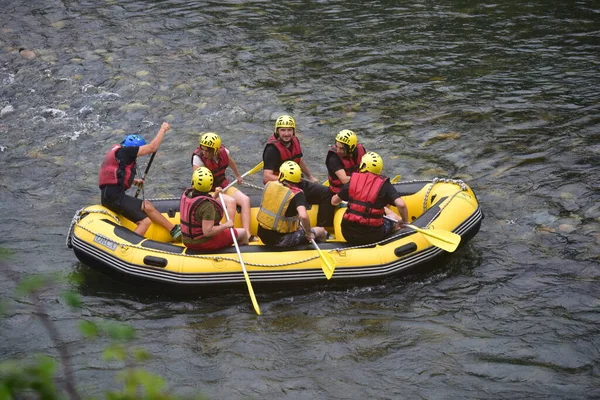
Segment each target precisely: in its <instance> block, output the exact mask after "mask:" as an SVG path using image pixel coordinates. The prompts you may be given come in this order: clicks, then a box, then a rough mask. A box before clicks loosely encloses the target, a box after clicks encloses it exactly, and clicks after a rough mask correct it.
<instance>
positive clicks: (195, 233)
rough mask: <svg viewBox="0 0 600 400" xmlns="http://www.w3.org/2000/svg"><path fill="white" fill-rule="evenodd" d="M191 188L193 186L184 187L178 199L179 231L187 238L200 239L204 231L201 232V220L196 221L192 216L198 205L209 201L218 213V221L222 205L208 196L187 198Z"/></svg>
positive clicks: (221, 214) (221, 212) (221, 216)
mask: <svg viewBox="0 0 600 400" xmlns="http://www.w3.org/2000/svg"><path fill="white" fill-rule="evenodd" d="M193 190H194V189H193V188H189V189H186V190H185V191H184V192H183V194H182V195H181V199H180V200H179V214H180V218H181V233H182V234H183V236H185V237H187V238H189V239H200V238H201V237H202V236H204V233H203V232H202V221H196V219H195V217H194V216H195V215H196V209H197V208H198V206H199V205H200V204H201V203H203V202H205V201H210V202H211V203H212V204H213V205H214V206H215V208H216V209H217V212H218V213H219V221H220V220H221V218H223V207H222V206H221V204H220V203H219V202H218V201H216V200H215V199H213V198H212V197H210V196H196V197H192V198H189V197H188V196H187V195H188V193H190V192H191V191H193Z"/></svg>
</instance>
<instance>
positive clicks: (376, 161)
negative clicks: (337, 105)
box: [359, 151, 383, 175]
mask: <svg viewBox="0 0 600 400" xmlns="http://www.w3.org/2000/svg"><path fill="white" fill-rule="evenodd" d="M382 169H383V159H382V158H381V156H380V155H379V154H377V153H375V152H374V151H369V152H368V153H366V154H365V155H364V156H362V158H361V159H360V167H359V171H360V172H365V171H369V172H372V173H374V174H377V175H379V174H380V173H381V170H382Z"/></svg>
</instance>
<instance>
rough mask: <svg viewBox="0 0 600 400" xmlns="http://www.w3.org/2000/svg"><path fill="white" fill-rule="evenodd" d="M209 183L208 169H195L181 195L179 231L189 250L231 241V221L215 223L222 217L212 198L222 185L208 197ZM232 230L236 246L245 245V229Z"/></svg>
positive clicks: (217, 248)
mask: <svg viewBox="0 0 600 400" xmlns="http://www.w3.org/2000/svg"><path fill="white" fill-rule="evenodd" d="M213 183H214V178H213V174H212V172H210V170H209V169H208V168H206V167H200V168H197V169H196V170H195V171H194V172H193V174H192V187H191V188H188V189H186V190H185V191H184V192H183V194H182V195H181V200H180V202H179V213H180V216H181V233H182V234H183V244H184V245H185V246H186V247H188V248H190V249H194V250H219V249H222V248H225V247H229V246H231V245H232V244H233V238H232V237H231V233H230V232H229V228H233V221H232V220H229V221H226V222H224V223H223V224H220V223H219V222H220V221H221V219H222V218H223V207H222V206H221V203H220V202H219V201H218V200H216V198H218V197H219V193H221V192H222V188H221V187H217V189H216V191H215V192H214V193H213V195H212V196H211V195H210V194H209V191H210V190H211V188H212V187H213ZM234 231H235V234H236V237H237V240H238V243H239V244H240V245H244V244H248V231H246V230H245V229H238V228H234Z"/></svg>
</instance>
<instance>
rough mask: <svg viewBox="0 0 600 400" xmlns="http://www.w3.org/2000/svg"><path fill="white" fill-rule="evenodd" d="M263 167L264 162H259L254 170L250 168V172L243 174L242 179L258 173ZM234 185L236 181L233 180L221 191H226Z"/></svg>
mask: <svg viewBox="0 0 600 400" xmlns="http://www.w3.org/2000/svg"><path fill="white" fill-rule="evenodd" d="M264 166H265V162H264V161H261V162H259V163H258V164H256V166H255V167H254V168H252V169H251V170H250V171H248V172H246V173H245V174H243V175H242V178H243V177H245V176H246V175H252V174H254V173H256V172H258V171H260V170H261V169H263V167H264ZM236 183H237V179H234V180H233V182H231V183H230V184H229V185H227V186H225V188H224V189H223V191H226V190H227V189H229V188H230V187H232V186H233V185H235V184H236Z"/></svg>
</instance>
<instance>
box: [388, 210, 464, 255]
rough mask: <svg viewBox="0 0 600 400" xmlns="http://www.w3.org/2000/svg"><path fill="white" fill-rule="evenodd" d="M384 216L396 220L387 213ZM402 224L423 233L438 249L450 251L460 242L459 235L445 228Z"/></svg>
mask: <svg viewBox="0 0 600 400" xmlns="http://www.w3.org/2000/svg"><path fill="white" fill-rule="evenodd" d="M384 218H386V219H388V220H390V221H394V222H397V221H396V220H395V219H393V218H391V217H388V216H387V215H386V216H384ZM402 226H406V227H408V228H410V229H413V230H415V231H417V232H419V233H421V234H423V235H425V238H426V239H427V240H428V241H429V243H431V244H432V245H434V246H436V247H439V248H440V249H443V250H446V251H447V252H449V253H452V252H453V251H454V250H456V248H457V247H458V245H459V244H460V239H461V237H460V235H457V234H456V233H454V232H450V231H447V230H445V229H432V228H428V229H421V228H419V227H417V226H414V225H410V224H402Z"/></svg>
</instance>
